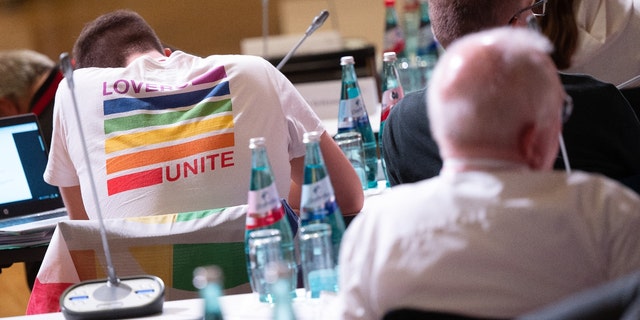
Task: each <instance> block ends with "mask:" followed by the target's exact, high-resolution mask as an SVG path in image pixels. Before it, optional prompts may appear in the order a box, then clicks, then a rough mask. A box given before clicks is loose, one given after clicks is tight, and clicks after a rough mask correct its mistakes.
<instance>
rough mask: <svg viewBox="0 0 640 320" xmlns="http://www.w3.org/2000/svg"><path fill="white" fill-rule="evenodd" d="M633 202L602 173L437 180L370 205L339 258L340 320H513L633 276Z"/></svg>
mask: <svg viewBox="0 0 640 320" xmlns="http://www.w3.org/2000/svg"><path fill="white" fill-rule="evenodd" d="M638 226H640V198H638V196H637V195H636V194H635V193H634V192H632V191H630V190H628V189H626V188H624V187H621V186H620V185H618V184H617V183H616V182H613V181H611V180H607V179H605V178H603V177H600V176H594V175H587V174H585V173H580V172H577V173H573V174H571V175H570V176H567V175H566V174H565V173H563V172H548V173H540V172H538V173H535V172H531V171H524V172H523V171H510V172H502V173H482V172H468V173H458V174H444V175H440V176H438V177H435V178H432V179H428V180H424V181H421V182H418V183H415V184H406V185H400V186H397V187H394V188H392V189H391V190H390V191H389V192H388V193H386V194H382V195H380V196H377V197H373V198H371V199H369V200H367V202H366V203H365V208H364V209H363V211H362V212H361V213H360V214H359V215H358V216H357V217H356V218H355V219H354V220H353V222H352V223H351V224H350V225H349V228H348V229H347V231H346V233H345V235H344V238H343V242H342V247H341V250H340V291H339V293H338V299H336V300H337V301H336V304H337V306H336V308H337V310H336V311H337V312H338V313H340V314H341V315H340V317H339V318H343V319H381V318H382V316H383V315H384V314H385V313H386V312H388V311H390V310H393V309H397V308H402V307H409V308H417V309H421V310H432V311H445V312H452V313H458V314H470V315H475V316H484V317H496V318H512V317H515V316H518V315H521V314H523V313H525V312H528V311H531V310H535V309H537V308H540V307H542V306H546V305H548V304H550V303H554V302H557V301H559V300H560V299H561V298H562V297H565V296H567V295H570V294H571V293H575V292H577V291H579V290H582V289H587V288H591V287H594V286H595V285H597V284H600V283H603V282H606V281H609V280H612V279H615V278H617V277H619V276H622V275H625V274H628V273H631V272H632V271H635V270H638V269H640V246H639V245H638V244H640V232H638Z"/></svg>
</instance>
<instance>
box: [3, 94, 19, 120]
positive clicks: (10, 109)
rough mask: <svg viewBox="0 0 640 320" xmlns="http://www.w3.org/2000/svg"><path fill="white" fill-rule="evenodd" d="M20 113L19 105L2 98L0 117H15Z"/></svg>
mask: <svg viewBox="0 0 640 320" xmlns="http://www.w3.org/2000/svg"><path fill="white" fill-rule="evenodd" d="M19 113H20V109H19V108H18V105H16V104H15V103H14V102H13V101H12V100H11V99H9V98H0V117H6V116H13V115H16V114H19Z"/></svg>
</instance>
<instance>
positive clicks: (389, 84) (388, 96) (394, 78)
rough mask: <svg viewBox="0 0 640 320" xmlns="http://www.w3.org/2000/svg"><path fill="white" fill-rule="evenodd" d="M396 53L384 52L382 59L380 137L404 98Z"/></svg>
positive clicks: (385, 169) (381, 155)
mask: <svg viewBox="0 0 640 320" xmlns="http://www.w3.org/2000/svg"><path fill="white" fill-rule="evenodd" d="M396 61H397V57H396V53H395V52H393V51H391V52H385V53H384V55H383V59H382V103H381V109H382V110H381V112H380V131H379V132H378V136H380V137H382V133H383V131H384V123H385V121H386V120H387V117H388V116H389V112H391V108H393V107H394V106H395V105H396V104H397V103H398V102H399V101H400V100H401V99H402V98H404V91H403V90H402V84H401V83H400V77H399V76H398V70H397V68H396ZM383 148H384V146H383V144H382V139H380V160H381V161H382V171H384V177H385V179H386V180H387V187H388V186H390V184H389V177H388V175H387V166H386V164H385V161H384V157H383V155H384V153H383V151H382V149H383Z"/></svg>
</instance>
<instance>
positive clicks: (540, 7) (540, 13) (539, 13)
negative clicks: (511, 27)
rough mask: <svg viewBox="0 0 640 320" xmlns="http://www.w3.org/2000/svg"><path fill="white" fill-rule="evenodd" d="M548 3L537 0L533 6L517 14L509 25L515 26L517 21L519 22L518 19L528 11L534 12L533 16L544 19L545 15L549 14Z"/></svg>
mask: <svg viewBox="0 0 640 320" xmlns="http://www.w3.org/2000/svg"><path fill="white" fill-rule="evenodd" d="M547 1H548V0H537V1H535V2H534V3H533V4H532V5H530V6H528V7H526V8H522V9H520V10H518V12H516V14H514V15H513V16H512V17H511V19H509V24H513V23H514V22H516V20H518V17H519V16H520V15H521V14H522V13H523V12H525V11H528V10H531V12H533V15H534V16H536V17H544V15H545V13H546V12H547Z"/></svg>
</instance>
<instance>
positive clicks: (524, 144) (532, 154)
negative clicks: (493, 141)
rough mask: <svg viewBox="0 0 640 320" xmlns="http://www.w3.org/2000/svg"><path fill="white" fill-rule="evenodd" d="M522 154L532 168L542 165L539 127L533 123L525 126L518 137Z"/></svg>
mask: <svg viewBox="0 0 640 320" xmlns="http://www.w3.org/2000/svg"><path fill="white" fill-rule="evenodd" d="M518 149H519V151H520V156H521V157H522V158H523V159H524V160H525V161H526V163H527V164H528V165H529V168H531V169H540V168H541V167H542V150H541V146H540V141H539V137H538V134H537V128H536V126H535V125H534V124H533V123H529V124H527V125H525V126H524V128H523V129H522V131H521V132H520V135H519V138H518Z"/></svg>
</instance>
